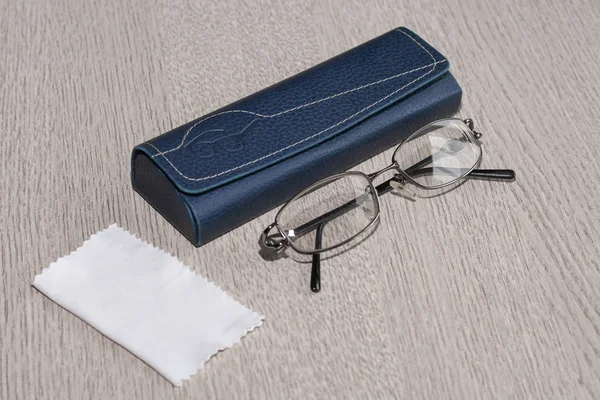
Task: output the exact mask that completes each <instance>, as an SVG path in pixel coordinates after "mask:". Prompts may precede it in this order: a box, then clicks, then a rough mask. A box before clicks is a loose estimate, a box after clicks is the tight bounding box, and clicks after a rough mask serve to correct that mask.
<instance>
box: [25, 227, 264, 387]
mask: <svg viewBox="0 0 600 400" xmlns="http://www.w3.org/2000/svg"><path fill="white" fill-rule="evenodd" d="M33 286H35V287H36V288H37V289H38V290H39V291H41V292H42V293H44V294H45V295H46V296H48V297H49V298H50V299H51V300H53V301H54V302H56V303H57V304H59V305H60V306H62V307H64V308H65V309H67V310H69V311H70V312H72V313H73V314H75V315H77V316H78V317H79V318H81V319H83V320H84V321H86V322H87V323H88V324H90V325H91V326H93V327H94V328H96V329H97V330H98V331H100V332H101V333H102V334H104V335H106V336H107V337H109V338H110V339H112V340H113V341H115V342H116V343H118V344H120V345H121V346H123V347H124V348H126V349H127V350H129V351H130V352H132V353H133V354H135V355H136V356H138V357H139V358H140V359H142V360H143V361H145V362H146V363H147V364H148V365H150V366H151V367H152V368H154V369H155V370H156V371H158V373H160V374H161V375H163V376H164V377H165V378H167V379H168V380H169V381H170V382H171V383H172V384H173V385H180V384H181V381H182V380H185V379H188V378H189V377H190V376H192V375H194V374H195V373H196V371H197V370H198V369H200V368H202V367H203V366H204V363H206V361H208V359H209V358H210V357H211V356H213V355H214V354H215V353H217V352H218V351H219V350H223V349H226V348H228V347H231V346H232V345H233V344H234V343H237V342H239V340H240V339H241V338H242V337H243V336H245V335H246V334H247V333H248V332H250V331H252V330H253V329H254V328H256V327H258V326H259V325H260V324H261V323H262V319H263V318H262V317H261V316H260V315H258V314H257V313H255V312H253V311H251V310H249V309H248V308H246V307H244V306H243V305H241V304H239V303H238V302H236V301H235V300H233V299H232V298H231V297H230V296H229V295H228V294H227V293H225V292H224V291H223V290H221V289H219V288H218V287H216V286H215V285H214V284H212V283H210V282H209V281H207V280H206V279H204V278H202V277H201V276H199V275H197V274H195V273H193V272H192V271H190V270H189V268H187V267H186V266H185V265H184V264H182V263H181V261H179V260H178V259H177V258H175V257H173V256H171V255H170V254H167V253H165V252H163V251H161V250H159V249H157V248H156V247H154V246H152V245H150V244H148V243H146V242H143V241H141V240H139V239H137V238H136V237H134V236H133V235H131V234H130V233H129V232H127V231H125V230H123V229H121V228H120V227H118V226H117V225H111V226H110V227H109V228H108V229H106V230H104V231H101V232H98V233H96V234H95V235H92V237H91V238H90V239H89V240H87V241H86V242H84V244H83V246H81V247H80V248H79V249H77V250H76V251H74V252H73V253H71V254H69V255H68V256H66V257H62V258H60V259H58V260H57V261H56V262H54V263H52V264H50V266H49V267H48V268H46V269H44V270H43V271H42V273H41V274H40V275H37V276H36V277H35V280H34V282H33Z"/></svg>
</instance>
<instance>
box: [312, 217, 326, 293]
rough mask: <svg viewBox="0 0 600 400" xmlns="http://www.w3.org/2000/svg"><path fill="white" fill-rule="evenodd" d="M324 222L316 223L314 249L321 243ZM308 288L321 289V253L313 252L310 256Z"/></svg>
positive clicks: (318, 248) (316, 290) (317, 290)
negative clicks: (310, 265)
mask: <svg viewBox="0 0 600 400" xmlns="http://www.w3.org/2000/svg"><path fill="white" fill-rule="evenodd" d="M324 227H325V222H322V223H320V224H319V225H317V232H315V233H316V234H315V236H316V238H315V249H317V250H320V249H321V246H322V245H323V244H322V243H323V228H324ZM310 290H312V291H313V293H317V292H319V291H321V253H315V254H313V257H312V270H311V272H310Z"/></svg>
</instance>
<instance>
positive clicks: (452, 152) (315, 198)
mask: <svg viewBox="0 0 600 400" xmlns="http://www.w3.org/2000/svg"><path fill="white" fill-rule="evenodd" d="M481 136H482V135H481V133H479V132H476V131H475V130H474V124H473V120H471V119H465V120H464V121H463V120H460V119H456V118H448V119H442V120H438V121H435V122H432V123H430V124H429V125H426V126H424V127H423V128H421V129H419V130H418V131H417V132H415V133H413V134H412V135H410V136H409V137H408V138H407V139H405V140H404V141H403V142H402V143H400V145H398V147H397V148H396V150H395V151H394V154H393V156H392V164H390V165H389V166H387V167H385V168H383V169H381V170H379V171H377V172H374V173H372V174H369V175H366V174H364V173H362V172H358V171H349V172H343V173H340V174H336V175H333V176H330V177H328V178H325V179H323V180H321V181H319V182H317V183H315V184H313V185H311V186H309V187H308V188H306V189H304V190H302V191H301V192H299V193H298V194H296V195H295V196H294V197H292V199H291V200H289V201H288V202H287V203H286V204H285V205H284V206H283V207H282V208H281V209H280V210H279V212H278V213H277V215H276V216H275V221H274V222H273V223H272V224H271V225H269V226H268V227H267V228H266V229H265V230H264V232H263V233H262V235H261V237H260V244H261V246H263V248H265V249H269V250H271V251H274V252H283V251H284V250H286V249H287V248H288V247H291V248H292V249H294V250H295V251H297V252H298V253H301V254H312V255H313V262H312V273H311V282H310V286H311V290H312V291H313V292H318V291H319V290H320V289H321V277H320V276H321V272H320V266H321V261H320V254H321V253H323V252H326V251H329V250H333V249H335V248H338V247H340V246H343V245H345V244H347V243H349V242H350V241H352V240H353V239H355V238H357V237H358V236H360V235H361V234H362V233H363V232H365V231H367V230H368V229H369V228H371V227H372V226H373V225H374V224H375V222H376V221H377V220H378V219H379V196H381V195H383V194H386V193H389V192H391V191H397V192H398V193H399V194H400V195H401V196H403V197H407V198H409V199H412V200H415V198H416V197H419V196H418V195H417V193H416V192H415V190H416V191H420V190H426V191H428V192H427V193H436V192H440V193H443V192H444V191H445V190H447V189H452V188H453V187H454V186H456V185H458V184H460V183H462V182H464V180H465V179H486V180H500V181H512V180H514V179H515V172H514V171H513V170H508V169H478V167H479V165H480V164H481V158H482V149H481V141H480V139H481ZM391 170H392V171H395V174H394V176H393V177H392V178H391V179H389V180H387V181H385V182H383V183H381V184H379V185H377V186H376V187H375V186H374V185H373V180H374V179H375V178H377V177H378V176H380V175H381V174H383V173H384V172H387V171H391ZM413 189H415V190H413ZM272 232H273V233H272Z"/></svg>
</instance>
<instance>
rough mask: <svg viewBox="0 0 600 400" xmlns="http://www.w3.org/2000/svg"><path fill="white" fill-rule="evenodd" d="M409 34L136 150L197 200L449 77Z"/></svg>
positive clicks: (390, 36) (373, 44)
mask: <svg viewBox="0 0 600 400" xmlns="http://www.w3.org/2000/svg"><path fill="white" fill-rule="evenodd" d="M448 68H449V65H448V62H447V60H446V59H445V57H443V56H442V55H441V54H440V53H438V52H437V51H436V50H435V49H433V48H432V47H431V46H430V45H428V44H427V43H426V42H424V41H423V40H422V39H421V38H419V37H418V36H417V35H416V34H415V33H413V32H411V31H410V30H408V29H406V28H399V29H396V30H393V31H391V32H388V33H386V34H384V35H382V36H380V37H378V38H375V39H373V40H371V41H369V42H367V43H365V44H363V45H361V46H358V47H355V48H354V49H351V50H349V51H347V52H345V53H343V54H341V55H339V56H337V57H335V58H332V59H330V60H328V61H326V62H324V63H322V64H319V65H317V66H316V67H313V68H311V69H309V70H306V71H304V72H302V73H300V74H298V75H296V76H294V77H292V78H289V79H287V80H284V81H282V82H280V83H278V84H276V85H274V86H271V87H269V88H267V89H264V90H262V91H260V92H258V93H255V94H253V95H251V96H249V97H246V98H244V99H242V100H240V101H238V102H236V103H233V104H231V105H229V106H227V107H224V108H222V109H221V110H218V111H216V112H214V113H212V114H209V115H207V116H205V117H202V118H199V119H197V120H195V121H192V122H190V123H188V124H185V125H183V126H181V127H179V128H176V129H174V130H172V131H170V132H167V133H165V134H163V135H161V136H159V137H157V138H154V139H152V140H150V141H148V142H146V143H143V144H141V145H139V146H137V147H136V149H135V150H134V151H142V152H144V153H146V154H147V155H148V156H149V157H151V158H152V160H153V161H154V162H155V163H156V164H157V165H158V167H159V168H161V169H162V171H163V172H164V173H165V175H167V176H168V177H169V179H171V180H172V181H173V183H174V184H175V185H176V187H177V188H178V189H179V190H181V191H183V192H186V193H189V194H200V193H203V192H206V191H207V190H210V189H213V188H215V187H218V186H221V185H223V184H226V183H227V182H230V181H232V180H234V179H239V178H241V177H244V176H246V175H248V174H250V173H253V172H255V171H257V170H260V169H263V168H266V167H268V166H270V165H273V164H274V163H277V162H278V161H281V160H282V159H285V158H288V157H291V156H293V155H295V154H298V153H299V152H302V151H305V150H307V149H309V148H311V147H313V146H315V145H317V144H319V143H321V142H323V141H324V140H327V139H329V138H331V137H333V136H335V135H339V134H340V133H342V132H344V131H345V130H347V129H349V128H350V127H352V126H355V125H356V124H358V123H360V122H361V121H363V120H364V119H366V118H368V117H369V116H372V115H373V114H375V113H378V112H380V111H381V110H382V109H384V108H386V107H388V106H389V105H391V104H394V103H396V102H398V101H400V100H401V99H403V98H405V97H406V96H408V95H409V94H410V93H412V92H413V91H415V90H417V89H419V88H422V87H423V86H425V85H427V84H428V83H430V82H431V81H433V80H435V79H437V78H439V77H440V76H442V75H443V74H445V73H446V72H447V71H448Z"/></svg>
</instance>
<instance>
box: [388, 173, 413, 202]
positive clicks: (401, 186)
mask: <svg viewBox="0 0 600 400" xmlns="http://www.w3.org/2000/svg"><path fill="white" fill-rule="evenodd" d="M390 186H391V187H392V188H393V189H394V191H395V192H397V193H399V194H401V195H402V196H404V197H407V198H408V199H410V200H414V199H415V198H416V197H417V194H416V193H415V192H413V191H412V190H410V189H409V188H408V185H407V184H406V181H405V180H404V178H403V177H402V176H400V175H396V176H394V179H392V180H391V181H390Z"/></svg>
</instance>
